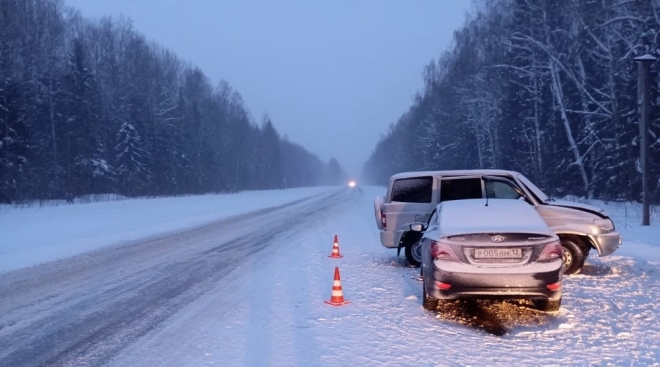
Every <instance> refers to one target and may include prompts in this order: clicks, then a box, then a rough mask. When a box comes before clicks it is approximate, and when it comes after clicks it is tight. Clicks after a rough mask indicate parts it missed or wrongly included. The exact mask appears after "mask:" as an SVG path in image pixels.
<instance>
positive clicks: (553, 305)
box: [534, 298, 561, 312]
mask: <svg viewBox="0 0 660 367" xmlns="http://www.w3.org/2000/svg"><path fill="white" fill-rule="evenodd" d="M560 306H561V298H560V299H535V300H534V307H536V308H537V309H538V310H541V311H544V312H556V311H559V307H560Z"/></svg>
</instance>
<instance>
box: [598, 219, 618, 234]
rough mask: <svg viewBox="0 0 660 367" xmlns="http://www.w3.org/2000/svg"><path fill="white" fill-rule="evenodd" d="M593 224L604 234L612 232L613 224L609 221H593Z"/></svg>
mask: <svg viewBox="0 0 660 367" xmlns="http://www.w3.org/2000/svg"><path fill="white" fill-rule="evenodd" d="M594 224H595V225H596V226H597V227H598V228H600V229H601V230H602V231H605V232H612V231H613V230H614V222H612V220H611V219H608V218H605V219H594Z"/></svg>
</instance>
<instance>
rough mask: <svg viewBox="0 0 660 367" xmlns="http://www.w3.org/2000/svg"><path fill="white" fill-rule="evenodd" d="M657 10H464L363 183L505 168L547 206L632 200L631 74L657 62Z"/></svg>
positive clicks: (504, 4) (517, 1)
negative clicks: (562, 200)
mask: <svg viewBox="0 0 660 367" xmlns="http://www.w3.org/2000/svg"><path fill="white" fill-rule="evenodd" d="M659 30H660V0H553V1H548V0H474V1H473V4H472V10H471V11H470V13H469V14H468V17H467V20H466V22H465V24H464V26H463V27H462V28H461V29H459V30H457V31H456V32H455V33H454V38H453V44H452V46H451V47H450V49H449V50H447V51H445V52H444V53H443V54H442V55H441V56H440V57H439V59H438V60H434V61H432V62H431V63H430V64H429V65H428V66H427V67H426V68H425V70H424V73H423V77H424V85H425V87H424V90H423V92H420V93H419V94H418V95H417V96H416V97H415V99H414V102H413V103H412V105H411V106H410V108H409V110H408V111H407V112H406V113H405V114H403V116H401V117H400V118H399V120H398V121H397V122H396V123H395V124H393V125H391V126H390V129H389V131H388V132H387V133H386V134H384V135H383V136H382V137H381V139H380V141H379V142H378V144H377V146H376V147H375V149H374V151H373V153H372V155H371V156H370V158H369V160H368V161H367V162H366V163H365V165H364V169H363V177H364V178H366V179H367V180H369V181H370V182H371V183H375V184H383V183H384V182H386V181H387V179H388V178H389V176H390V175H391V174H393V173H395V172H400V171H411V170H436V169H472V168H504V169H512V170H516V171H520V172H523V173H524V174H525V175H526V176H528V177H529V178H530V179H531V180H532V181H534V182H536V183H537V184H538V185H539V186H540V187H542V188H544V189H545V190H547V192H549V193H551V194H553V195H560V196H563V195H577V196H582V197H588V198H593V197H598V198H603V199H608V200H639V199H640V197H641V174H640V172H641V169H640V163H639V150H640V148H639V145H638V144H639V116H638V108H637V80H638V78H637V67H638V66H637V64H636V62H634V60H633V58H634V57H636V56H641V55H644V54H646V53H650V54H653V55H655V56H658V49H659V46H660V39H659V38H660V32H659ZM659 70H660V65H659V64H658V63H654V64H653V65H652V66H651V83H650V84H651V114H650V115H651V121H650V133H651V147H650V173H651V177H652V179H651V182H652V185H653V187H654V190H653V195H654V200H655V202H658V201H660V184H659V183H658V182H660V181H658V178H659V177H660V155H659V153H660V140H658V137H660V113H659V112H660V109H659V107H660V99H659V97H660V95H659V94H658V91H659V89H660V78H658V71H659Z"/></svg>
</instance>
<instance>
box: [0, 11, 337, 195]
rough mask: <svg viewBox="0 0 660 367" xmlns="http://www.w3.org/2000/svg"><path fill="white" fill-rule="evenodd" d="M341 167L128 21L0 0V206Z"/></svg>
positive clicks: (329, 179)
mask: <svg viewBox="0 0 660 367" xmlns="http://www.w3.org/2000/svg"><path fill="white" fill-rule="evenodd" d="M342 174H344V172H343V169H342V168H341V166H339V163H338V162H337V161H336V160H334V159H332V160H331V161H330V162H328V163H325V162H322V161H321V160H320V159H319V158H318V157H317V156H315V155H314V154H312V153H310V152H309V151H307V150H306V149H304V148H303V147H302V146H300V145H298V144H295V143H293V142H291V141H289V140H288V138H287V137H282V136H280V134H279V133H278V132H277V131H276V129H275V127H274V126H273V123H272V121H271V120H270V119H269V118H268V116H264V118H263V121H261V123H260V124H257V123H255V122H254V120H253V118H252V117H251V116H250V113H249V111H248V109H247V108H246V107H245V106H244V104H243V101H242V99H241V96H240V95H239V93H238V92H237V91H235V90H234V89H233V88H232V87H231V86H230V85H229V84H228V83H227V82H225V81H222V82H220V83H219V84H218V85H217V86H215V87H214V86H212V85H211V83H210V81H209V79H208V78H207V77H206V76H205V75H204V73H203V72H202V71H201V70H199V69H198V68H196V67H194V66H192V65H189V64H187V63H185V62H182V61H181V60H180V59H179V58H178V57H177V56H176V55H175V54H173V53H172V52H171V51H168V50H167V49H165V48H163V47H160V46H159V45H157V44H154V43H152V42H148V41H146V40H145V37H144V36H142V35H141V34H139V33H138V32H137V31H135V30H134V29H133V28H132V25H131V22H130V21H129V20H126V19H112V18H103V19H100V20H95V21H92V20H87V19H84V18H82V17H81V16H80V14H79V13H78V12H77V11H75V10H74V9H70V8H67V7H65V6H64V5H63V3H62V1H60V0H2V1H1V2H0V203H2V202H4V203H14V202H20V201H24V200H33V199H66V200H72V199H73V198H75V197H79V196H82V195H90V194H98V193H118V194H121V195H125V196H144V195H149V196H156V195H177V194H198V193H208V192H233V191H238V190H246V189H248V190H254V189H276V188H287V187H298V186H311V185H319V184H338V183H339V182H340V180H341V179H342Z"/></svg>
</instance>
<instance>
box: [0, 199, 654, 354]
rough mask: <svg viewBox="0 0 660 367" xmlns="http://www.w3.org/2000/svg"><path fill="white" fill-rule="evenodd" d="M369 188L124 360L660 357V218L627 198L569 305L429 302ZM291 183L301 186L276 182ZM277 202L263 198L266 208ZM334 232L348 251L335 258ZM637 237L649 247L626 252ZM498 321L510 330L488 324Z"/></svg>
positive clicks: (572, 283)
mask: <svg viewBox="0 0 660 367" xmlns="http://www.w3.org/2000/svg"><path fill="white" fill-rule="evenodd" d="M363 191H364V194H359V193H358V192H351V191H348V190H347V189H346V191H345V192H344V193H343V194H341V195H338V197H337V198H336V203H338V204H337V205H334V206H333V209H329V210H324V209H322V208H320V209H319V216H318V217H316V216H315V219H314V221H313V222H310V223H307V222H305V226H304V228H303V229H301V230H299V229H296V230H293V231H286V232H278V231H274V233H273V234H272V238H269V239H268V240H267V241H266V242H267V247H265V248H264V250H262V251H259V252H257V253H255V254H254V255H253V256H250V257H248V258H246V259H245V260H244V262H241V266H240V267H238V268H237V269H236V270H234V271H233V272H231V273H230V274H228V275H226V276H225V277H223V278H222V282H219V283H218V284H217V285H214V287H215V288H213V289H211V290H209V291H208V292H206V293H205V294H203V295H202V296H200V297H199V298H198V299H196V300H195V301H194V302H191V303H189V304H186V305H185V306H184V307H182V308H181V309H180V310H179V311H178V312H176V313H175V314H173V315H171V317H169V318H168V319H166V320H163V322H162V323H160V324H158V325H157V326H155V327H154V328H153V329H152V330H150V331H149V332H148V333H146V334H145V335H143V336H142V337H141V338H140V339H138V340H136V341H135V342H134V343H132V344H131V345H129V346H128V347H127V348H126V349H123V350H122V351H121V352H120V353H119V354H118V355H116V356H115V358H114V360H112V361H111V365H116V366H135V365H163V366H183V365H192V366H205V365H219V366H262V365H273V366H347V365H351V366H352V365H360V366H362V365H365V366H376V365H395V366H400V365H429V366H431V365H433V366H455V365H460V366H464V365H474V366H479V365H493V366H500V365H506V366H519V365H520V366H530V365H556V366H573V365H578V366H582V365H598V366H601V365H602V366H608V365H611V366H622V365H629V366H630V365H633V366H637V365H640V366H660V343H658V342H657V341H658V340H660V306H658V304H657V300H658V299H660V286H659V285H660V271H659V270H660V265H658V264H657V262H655V261H654V260H652V258H651V257H650V256H651V255H649V254H646V253H644V252H641V251H633V250H632V249H640V248H642V247H641V246H646V247H648V248H651V249H653V250H654V251H657V250H658V248H659V247H660V245H659V244H660V240H658V239H659V238H660V226H658V225H657V224H655V221H654V220H652V223H653V225H652V226H650V227H644V228H641V227H640V226H638V225H637V224H636V223H634V222H633V220H632V219H630V222H631V223H627V222H621V218H622V215H623V219H624V220H625V219H626V218H629V217H626V215H625V213H623V212H622V209H621V208H617V207H607V208H606V209H607V210H608V212H609V213H610V214H611V215H612V216H613V217H614V219H615V222H616V225H617V229H618V230H620V231H621V232H622V233H623V236H624V243H623V245H622V247H621V249H619V250H618V252H617V253H615V254H614V255H613V256H608V257H604V258H598V257H595V256H594V254H593V253H592V257H590V258H589V260H588V262H587V266H585V268H584V269H583V271H582V273H581V274H578V275H574V276H570V277H566V279H565V282H564V302H563V304H562V308H561V310H560V311H559V312H558V313H556V314H546V313H542V312H538V311H536V310H532V309H530V308H528V307H525V305H524V304H518V303H515V302H481V301H479V302H466V303H458V304H457V306H456V307H453V308H448V309H447V310H443V311H440V312H428V311H425V310H424V309H423V308H422V306H421V300H420V298H421V283H420V282H419V281H418V280H416V279H415V278H416V277H417V275H418V274H419V271H418V269H412V268H408V267H407V266H406V265H405V260H403V257H399V258H397V257H396V251H395V250H388V249H385V248H383V247H382V246H381V245H380V243H379V240H378V230H377V228H376V223H375V218H374V215H373V205H372V204H373V197H374V196H375V195H380V194H382V193H383V188H369V187H366V188H363ZM280 194H281V195H282V196H286V195H288V193H287V192H286V191H277V192H271V195H273V196H279V195H280ZM193 198H194V197H191V198H188V199H189V200H192V199H193ZM278 200H282V202H285V201H286V200H285V199H284V198H279V199H278ZM169 204H170V205H173V204H172V203H169ZM178 205H179V206H180V207H188V206H189V205H188V204H183V203H179V204H178ZM200 205H201V204H200ZM265 206H267V205H266V204H265V202H264V201H263V200H262V201H261V202H259V203H258V204H255V209H256V208H263V207H265ZM175 207H176V206H175ZM67 208H68V207H59V209H60V210H64V209H67ZM227 210H229V209H227ZM85 212H86V213H87V214H88V215H92V214H94V213H93V212H92V211H87V210H85ZM34 213H38V212H34ZM55 213H57V212H55ZM51 215H57V216H60V217H62V218H64V213H61V212H60V214H52V213H51ZM183 218H184V216H183V215H181V216H180V217H179V219H180V220H183ZM2 219H3V218H2V217H0V221H1V220H2ZM28 219H29V218H28ZM133 220H143V219H142V218H139V217H138V218H137V219H136V218H133ZM172 220H175V219H172ZM61 223H63V224H71V223H72V222H68V221H64V222H61ZM72 227H75V226H72ZM169 229H170V228H168V230H169ZM67 231H73V230H72V229H67ZM624 231H625V232H624ZM69 233H70V234H71V233H77V232H69ZM335 234H336V235H338V236H339V241H340V250H341V254H342V255H343V256H344V257H343V258H341V259H331V258H328V255H330V253H331V250H332V238H333V236H334V235H335ZM98 238H103V237H102V236H99V237H98ZM631 239H634V241H638V242H639V244H641V246H638V244H637V242H629V241H631ZM65 240H66V239H65ZM64 242H67V241H64ZM628 246H630V248H631V250H628V251H631V252H630V253H633V252H636V253H634V254H632V255H631V254H630V253H628V252H624V251H623V250H625V249H626V248H627V247H628ZM37 250H38V249H37ZM37 250H34V251H31V252H30V251H28V252H27V254H32V255H34V254H35V253H36V251H37ZM26 251H27V250H26ZM118 266H121V264H118ZM335 266H338V267H340V269H341V278H342V286H343V291H344V296H345V298H346V299H347V300H349V301H351V303H350V304H349V305H346V306H341V307H333V306H330V305H327V304H325V303H324V302H323V301H324V300H328V299H329V298H330V294H331V289H332V283H333V272H334V267H335ZM177 275H178V274H177ZM63 291H65V290H63ZM96 307H98V308H99V309H101V310H102V309H103V307H104V305H103V304H98V305H96ZM44 312H49V311H48V310H44ZM484 323H490V324H491V325H489V326H488V327H484ZM498 327H499V328H501V329H503V331H504V333H503V335H501V336H497V335H493V334H496V333H494V332H493V333H487V332H484V330H486V331H493V330H495V331H498V329H497V328H498ZM111 342H112V341H111V340H109V341H108V343H111ZM84 362H85V361H83V360H81V361H80V364H81V365H84V364H85V363H84Z"/></svg>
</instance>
